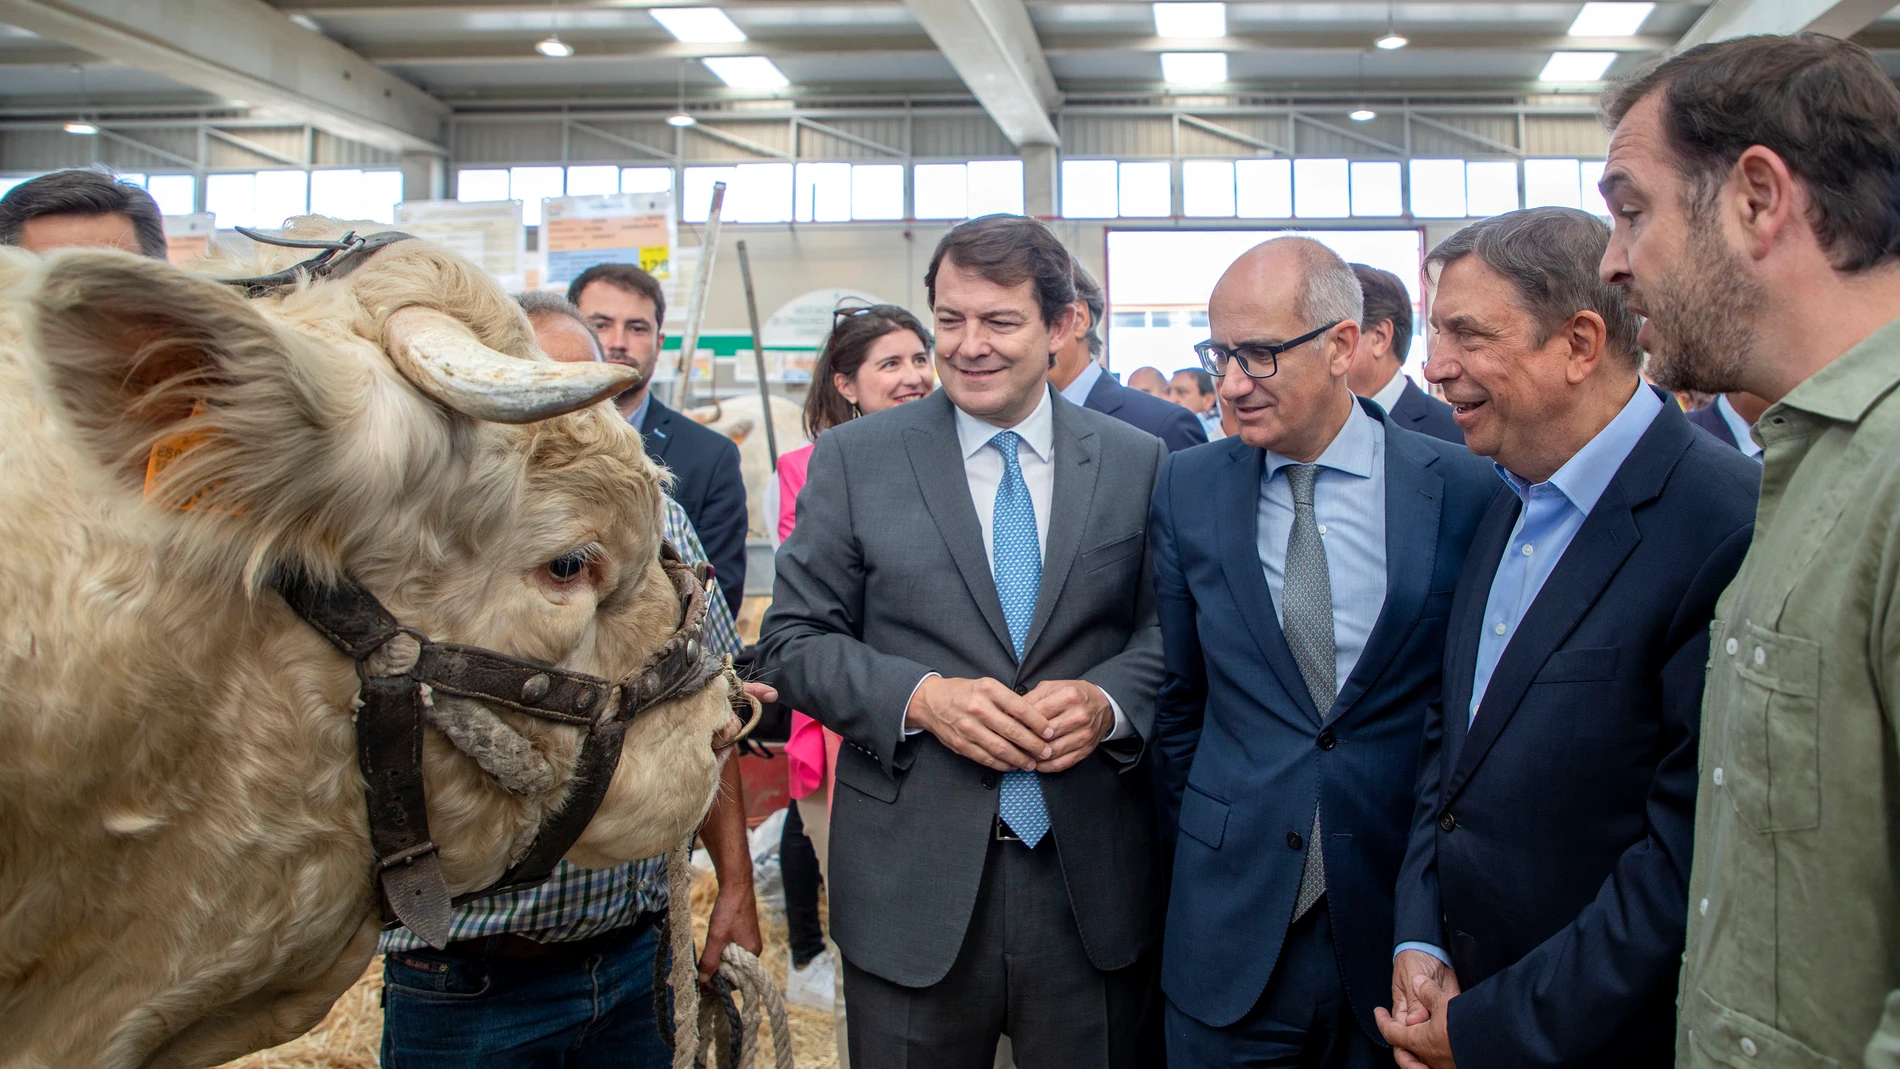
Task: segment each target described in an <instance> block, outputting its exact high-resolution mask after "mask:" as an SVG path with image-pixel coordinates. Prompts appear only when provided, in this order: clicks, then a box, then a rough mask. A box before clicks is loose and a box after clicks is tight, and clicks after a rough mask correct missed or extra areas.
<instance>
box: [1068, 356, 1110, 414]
mask: <svg viewBox="0 0 1900 1069" xmlns="http://www.w3.org/2000/svg"><path fill="white" fill-rule="evenodd" d="M1105 374H1107V372H1105V371H1103V370H1102V365H1100V364H1098V363H1096V362H1095V361H1093V360H1090V361H1089V362H1088V363H1087V364H1086V365H1084V366H1083V368H1082V373H1081V374H1079V375H1077V376H1076V377H1075V380H1074V381H1073V382H1071V383H1069V384H1068V385H1067V386H1064V387H1063V388H1062V390H1061V391H1060V392H1061V394H1062V399H1063V400H1064V401H1067V402H1069V403H1070V404H1072V405H1081V406H1083V407H1084V408H1086V407H1088V403H1089V391H1090V390H1093V389H1094V388H1095V380H1096V379H1099V378H1101V377H1102V376H1103V375H1105Z"/></svg>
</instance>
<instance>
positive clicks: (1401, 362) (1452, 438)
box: [1346, 264, 1465, 445]
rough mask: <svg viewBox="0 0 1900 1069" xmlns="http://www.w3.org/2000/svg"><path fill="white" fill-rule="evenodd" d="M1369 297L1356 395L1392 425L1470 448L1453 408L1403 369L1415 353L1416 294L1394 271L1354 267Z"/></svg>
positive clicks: (1352, 379)
mask: <svg viewBox="0 0 1900 1069" xmlns="http://www.w3.org/2000/svg"><path fill="white" fill-rule="evenodd" d="M1352 273H1353V274H1355V275H1357V276H1359V291H1360V293H1361V294H1363V295H1364V298H1365V305H1366V307H1365V312H1364V313H1363V315H1364V318H1362V319H1361V320H1360V321H1359V344H1358V346H1357V347H1356V348H1354V349H1353V353H1352V367H1351V368H1349V369H1348V370H1347V372H1346V382H1347V384H1348V385H1350V386H1351V387H1352V392H1353V393H1356V394H1358V395H1359V396H1361V397H1364V398H1367V399H1369V400H1372V401H1376V402H1378V404H1379V407H1380V408H1383V409H1385V412H1386V415H1388V416H1391V417H1392V422H1394V423H1396V424H1398V425H1399V426H1401V427H1404V428H1405V429H1406V430H1408V431H1417V432H1419V433H1420V434H1429V435H1431V436H1432V437H1434V438H1437V439H1440V440H1442V441H1446V442H1450V443H1452V444H1453V445H1463V444H1465V432H1463V431H1461V430H1459V429H1458V421H1457V420H1455V419H1452V418H1451V406H1450V405H1448V404H1446V403H1445V402H1443V401H1440V400H1439V399H1438V398H1436V397H1433V396H1432V395H1431V394H1428V393H1426V392H1425V391H1424V390H1421V389H1419V388H1418V384H1417V383H1414V382H1413V381H1412V379H1411V376H1409V375H1407V374H1406V373H1405V372H1404V371H1403V370H1401V369H1402V368H1404V366H1405V355H1406V353H1408V352H1410V351H1411V348H1412V295H1411V294H1410V293H1407V292H1406V290H1405V283H1403V282H1401V281H1399V276H1397V275H1395V274H1393V273H1392V272H1390V271H1381V270H1379V269H1378V268H1376V267H1367V266H1366V265H1365V264H1353V265H1352Z"/></svg>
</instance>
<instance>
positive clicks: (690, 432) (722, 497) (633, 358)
mask: <svg viewBox="0 0 1900 1069" xmlns="http://www.w3.org/2000/svg"><path fill="white" fill-rule="evenodd" d="M567 299H568V300H570V301H573V302H574V305H575V307H577V308H579V309H580V310H581V314H582V315H584V316H586V317H587V323H588V325H589V326H591V327H593V328H594V333H596V334H598V335H599V336H600V343H601V345H602V346H603V347H605V349H606V351H607V359H608V360H610V361H612V362H614V363H617V364H626V365H628V366H630V367H637V368H639V369H640V381H639V382H638V383H637V384H635V386H634V387H633V389H631V390H628V391H627V392H626V393H623V394H621V395H620V396H619V397H616V398H614V404H615V406H616V407H618V408H619V409H620V414H621V415H622V416H624V417H626V419H627V422H629V423H631V424H633V425H634V426H635V427H638V428H639V429H640V435H641V437H643V438H644V439H646V450H647V456H649V457H651V458H652V459H653V462H654V463H656V464H664V465H665V466H666V468H667V470H668V471H671V472H672V473H673V489H672V490H671V495H672V497H673V500H675V501H677V502H679V504H680V507H681V508H683V509H685V510H686V518H687V519H689V520H691V521H693V529H694V530H696V531H698V532H699V540H700V542H701V543H702V544H703V545H704V546H705V547H706V557H707V559H708V560H710V561H712V565H713V574H714V578H716V579H717V580H718V581H719V592H720V593H722V594H724V595H725V597H726V606H727V607H728V608H730V609H731V610H732V612H733V615H735V616H737V615H738V613H739V602H740V601H741V600H743V599H744V597H745V536H746V503H745V479H744V478H743V477H742V476H741V475H740V474H739V447H738V446H737V445H734V444H733V442H732V439H730V438H728V437H726V436H725V435H723V434H720V433H719V432H718V431H713V430H708V429H706V428H705V427H702V426H700V425H699V424H697V423H695V422H693V421H692V420H691V419H690V418H688V417H686V416H683V415H681V414H680V413H678V412H675V411H673V410H672V409H670V408H668V407H666V406H665V405H663V404H661V403H660V400H659V398H657V397H654V396H653V393H652V391H650V390H649V389H647V387H648V385H650V384H651V383H652V382H653V369H654V368H655V367H656V366H658V364H659V360H660V345H661V343H662V342H663V341H664V340H665V338H666V334H665V332H664V331H663V330H662V329H661V326H662V324H664V323H665V322H666V295H665V294H664V293H663V292H662V291H661V290H660V283H659V281H658V280H657V279H655V278H654V277H653V276H652V275H650V274H647V273H646V272H645V271H642V270H641V269H640V268H638V267H635V266H634V265H633V264H595V265H594V266H592V267H590V268H588V269H587V270H585V271H583V272H581V273H580V275H579V277H577V278H575V279H574V281H573V283H572V284H570V285H569V286H568V288H567Z"/></svg>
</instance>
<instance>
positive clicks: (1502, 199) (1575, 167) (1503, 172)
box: [1062, 159, 1609, 219]
mask: <svg viewBox="0 0 1900 1069" xmlns="http://www.w3.org/2000/svg"><path fill="white" fill-rule="evenodd" d="M1602 175H1603V161H1601V160H1575V159H1536V160H1525V161H1524V162H1523V167H1522V172H1521V184H1520V170H1519V165H1518V163H1517V161H1515V160H1470V161H1467V160H1411V161H1409V162H1407V163H1404V164H1401V163H1398V162H1397V161H1387V160H1375V161H1350V160H1339V159H1297V160H1285V159H1266V160H1232V161H1229V160H1186V161H1184V162H1183V163H1182V164H1181V214H1182V215H1183V216H1185V217H1187V218H1191V219H1233V218H1242V219H1347V218H1373V219H1378V218H1396V217H1399V216H1403V215H1406V214H1408V212H1407V204H1408V199H1407V198H1408V193H1409V205H1410V212H1409V214H1410V215H1412V216H1413V217H1414V218H1419V219H1471V218H1483V217H1485V216H1489V215H1497V214H1499V213H1501V212H1509V211H1516V210H1517V209H1518V207H1519V206H1520V205H1522V206H1523V207H1527V208H1537V207H1544V206H1547V205H1554V206H1561V207H1566V208H1582V209H1584V210H1585V211H1591V212H1595V213H1596V214H1598V215H1603V216H1607V215H1609V209H1608V208H1607V207H1606V206H1605V205H1604V203H1603V198H1602V197H1601V196H1600V195H1598V193H1597V189H1596V184H1597V179H1599V178H1601V177H1602ZM1062 214H1063V216H1064V217H1065V218H1069V219H1117V218H1120V219H1144V218H1153V219H1160V218H1167V217H1168V216H1171V215H1173V214H1174V189H1173V168H1172V165H1171V164H1169V163H1168V162H1167V161H1166V160H1152V161H1140V162H1132V161H1116V160H1064V161H1063V163H1062Z"/></svg>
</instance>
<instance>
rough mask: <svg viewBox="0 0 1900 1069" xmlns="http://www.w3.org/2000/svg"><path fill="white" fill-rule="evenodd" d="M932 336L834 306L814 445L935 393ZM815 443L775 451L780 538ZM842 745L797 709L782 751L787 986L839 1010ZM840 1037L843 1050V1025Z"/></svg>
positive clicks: (811, 402)
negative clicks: (829, 857) (836, 939)
mask: <svg viewBox="0 0 1900 1069" xmlns="http://www.w3.org/2000/svg"><path fill="white" fill-rule="evenodd" d="M930 344H931V339H930V332H929V331H927V330H925V329H924V325H923V324H922V323H921V322H919V321H918V320H917V317H916V316H914V315H911V314H910V313H909V312H907V311H905V310H904V309H902V308H899V307H897V306H896V305H894V304H872V305H854V306H850V307H845V308H840V309H838V310H837V312H835V313H833V317H832V324H831V334H830V335H829V336H828V337H827V338H826V339H825V344H824V347H823V348H822V349H821V350H820V351H819V354H818V360H817V363H816V364H815V365H814V366H813V367H812V373H811V392H810V393H808V394H807V395H806V396H805V431H806V433H807V434H809V435H810V436H811V438H812V441H813V444H814V445H815V444H816V442H817V439H818V436H819V435H820V434H823V433H824V432H825V431H828V430H830V429H831V428H833V427H836V426H837V425H838V424H840V423H846V422H849V421H850V420H853V419H856V418H857V417H859V416H869V415H874V414H876V413H878V412H882V411H884V410H885V409H887V408H894V407H896V406H898V405H901V404H905V403H907V402H910V401H915V400H917V399H918V398H921V397H926V396H928V395H929V393H930V391H931V389H932V388H934V387H935V385H936V375H935V371H934V369H933V367H932V365H931V357H930ZM812 448H813V445H806V446H803V447H801V448H799V449H795V450H793V451H791V452H789V453H785V454H783V455H781V456H780V457H779V458H778V480H777V484H776V485H775V486H774V487H772V488H771V490H775V491H776V494H774V493H771V492H768V493H767V495H766V506H765V512H766V515H767V516H771V517H774V518H775V519H776V520H777V522H776V523H775V524H774V525H773V529H772V534H773V541H774V542H775V543H776V542H779V541H783V540H784V539H786V538H788V537H790V536H791V533H792V525H793V523H794V521H795V519H796V515H797V513H796V506H797V502H798V492H799V491H800V490H801V489H803V488H804V486H805V474H806V471H807V470H808V468H809V465H810V464H811V453H812ZM775 500H776V505H775ZM838 743H839V739H838V736H837V735H834V734H832V733H831V732H829V731H826V730H825V729H824V728H822V727H820V726H819V725H818V722H817V721H816V720H813V719H812V718H810V717H808V716H806V715H805V714H803V713H793V714H792V737H791V740H790V741H789V742H787V743H786V745H785V756H786V760H787V763H788V765H789V776H788V778H789V780H790V784H789V785H790V787H791V794H792V798H793V799H794V802H793V804H792V806H791V809H790V811H789V812H787V813H786V814H785V834H784V837H783V838H782V839H781V840H780V842H779V862H780V866H781V870H782V871H783V873H784V877H785V913H786V921H787V927H788V928H789V929H790V932H789V934H790V941H791V950H792V968H791V971H790V973H789V974H788V975H787V977H786V981H787V982H786V989H787V994H788V995H789V996H790V997H791V998H792V999H793V1001H796V1002H800V1003H803V1004H805V1005H818V1006H819V1007H820V1008H825V1007H827V1006H831V1007H832V1008H834V1009H836V1007H835V1006H833V1005H832V1001H831V1000H832V996H833V993H834V983H835V980H834V977H835V975H836V969H837V965H836V963H835V962H833V961H831V960H830V958H829V956H827V955H826V952H825V942H824V930H823V928H822V927H821V926H820V925H819V923H818V879H819V875H820V872H821V871H822V869H823V867H824V857H825V849H826V843H827V840H828V837H829V836H828V831H829V828H830V825H831V819H830V810H831V770H832V768H833V767H835V763H836V760H837V754H838ZM839 1037H840V1040H841V1042H840V1044H839V1049H840V1050H843V1043H842V1038H843V1032H842V1030H841V1031H840V1032H839Z"/></svg>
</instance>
